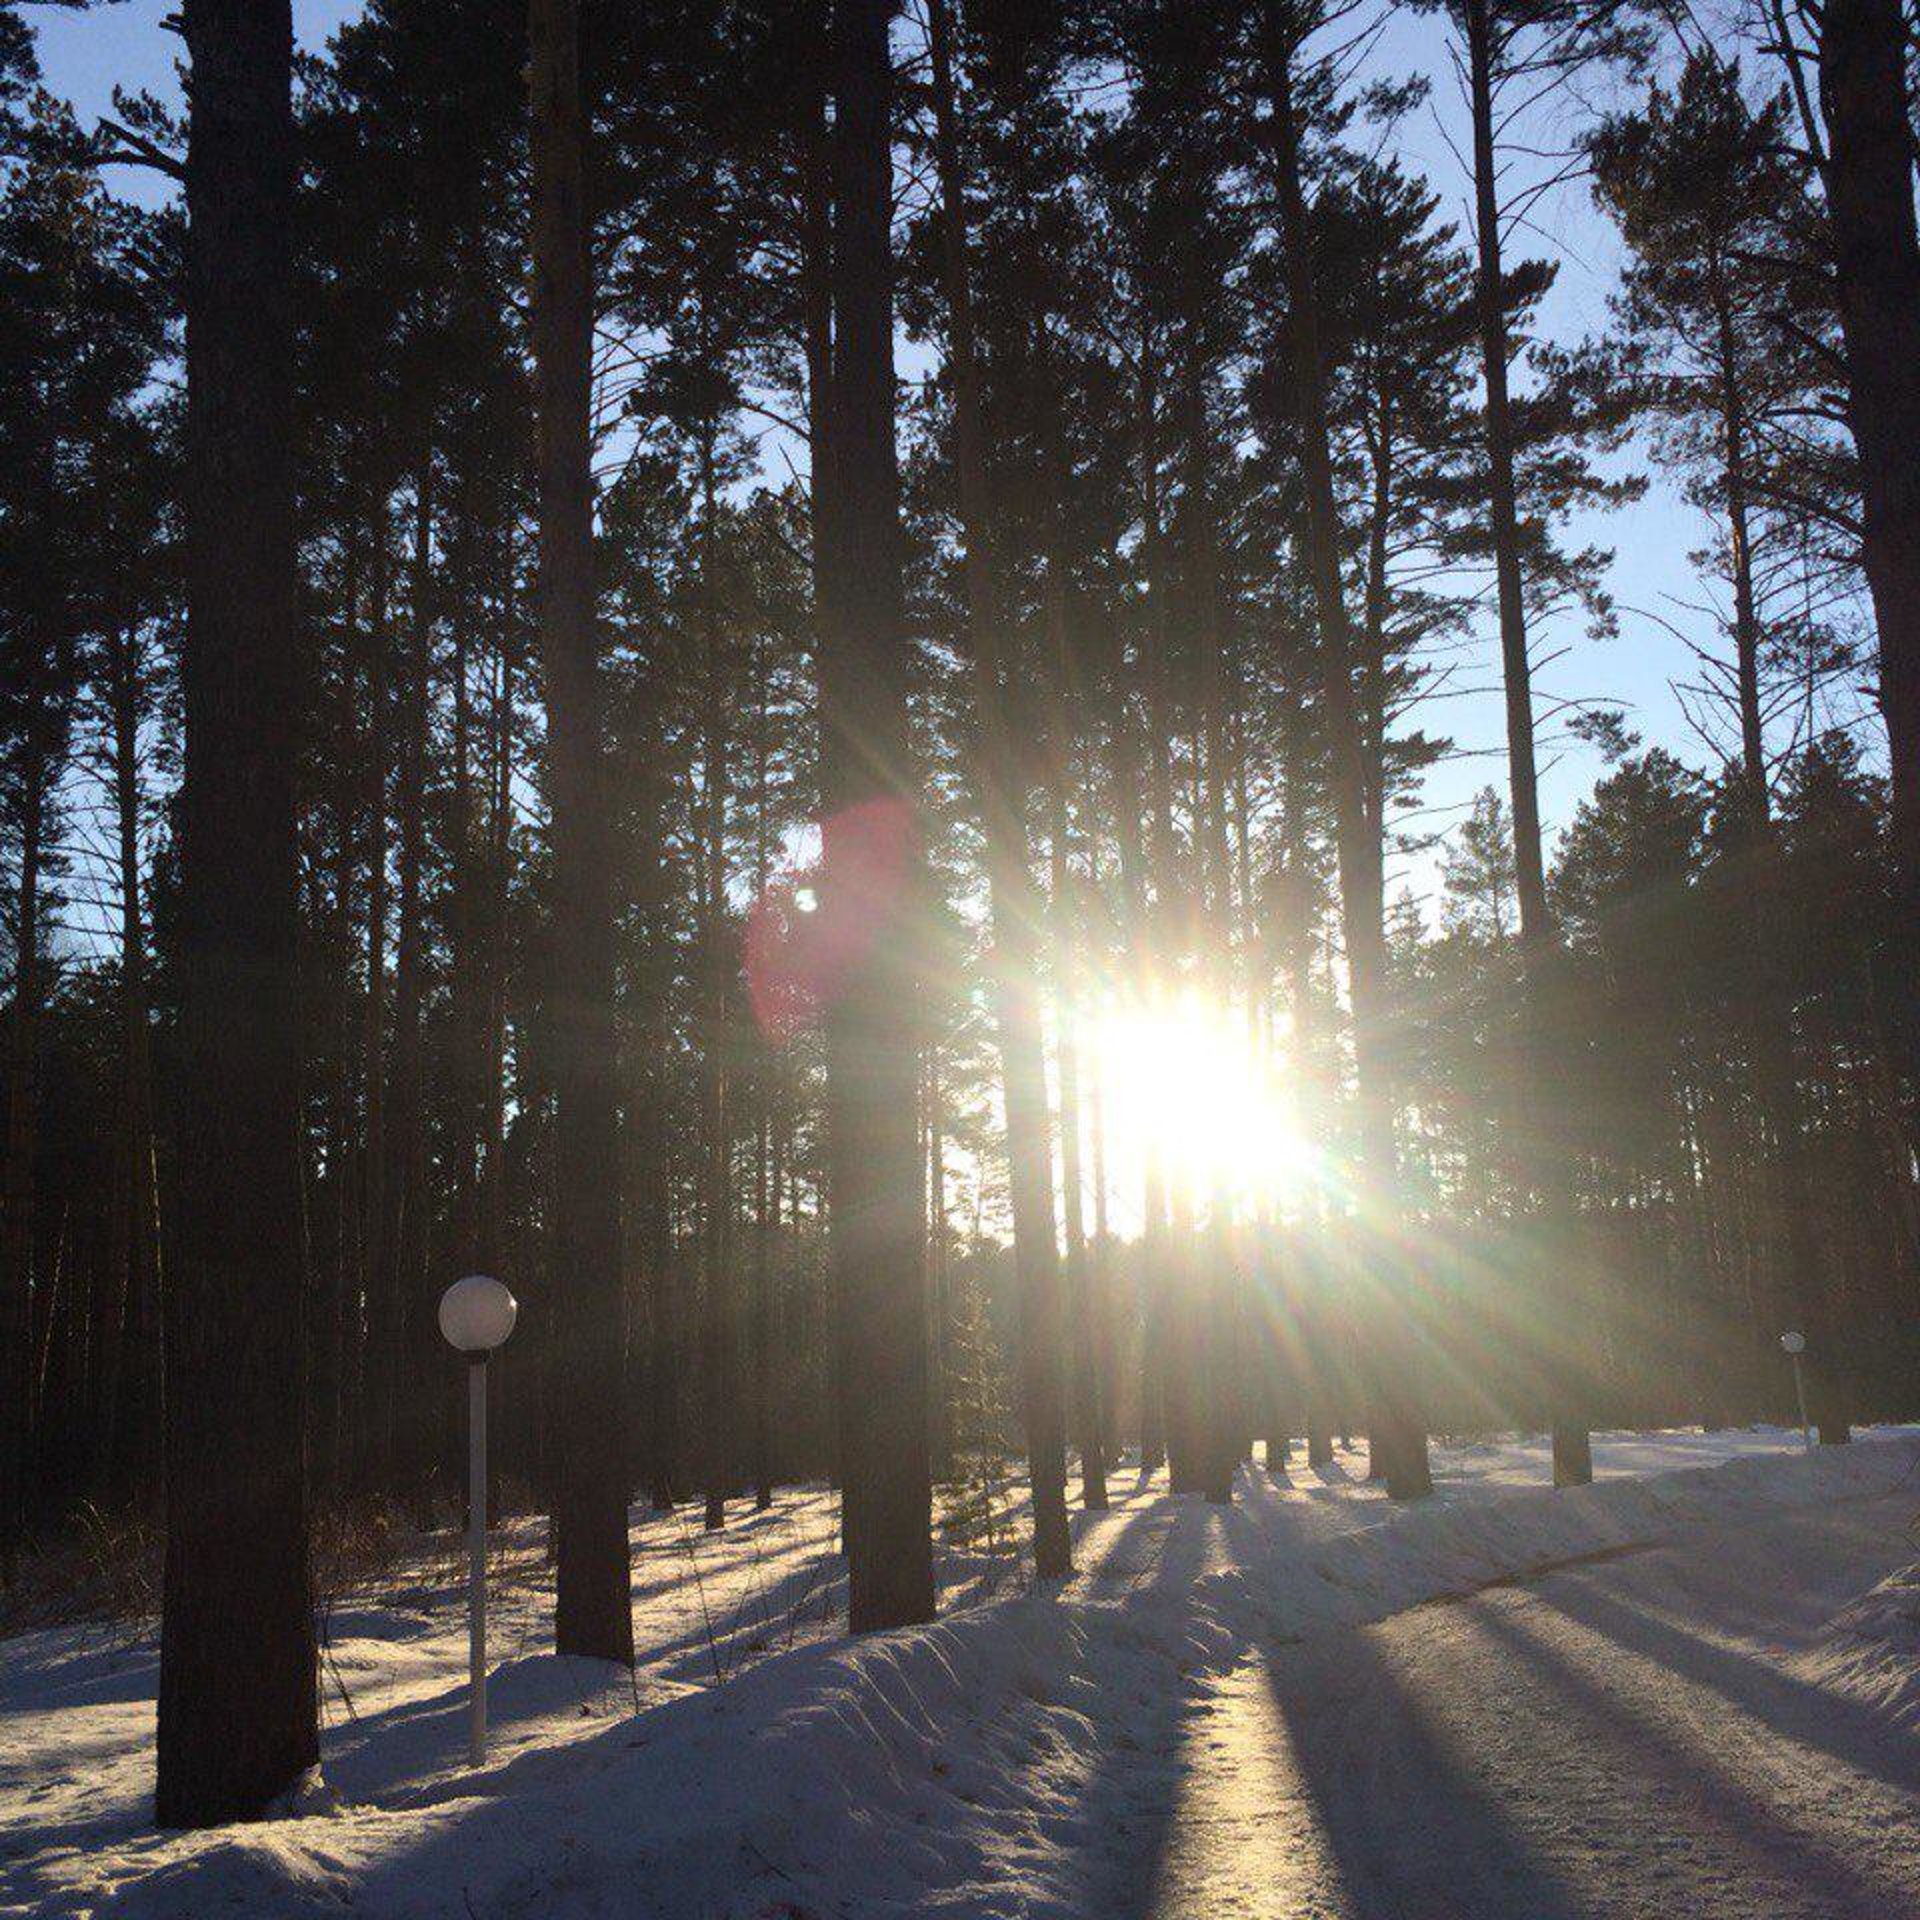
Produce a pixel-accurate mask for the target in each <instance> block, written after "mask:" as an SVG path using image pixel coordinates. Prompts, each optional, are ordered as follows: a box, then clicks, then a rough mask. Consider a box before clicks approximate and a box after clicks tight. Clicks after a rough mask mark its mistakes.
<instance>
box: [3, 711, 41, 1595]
mask: <svg viewBox="0 0 1920 1920" xmlns="http://www.w3.org/2000/svg"><path fill="white" fill-rule="evenodd" d="M40 698H41V699H42V700H44V698H45V695H44V693H43V694H42V695H41V696H40ZM28 727H29V732H30V743H29V747H28V752H29V754H30V756H31V758H30V759H29V761H28V765H27V769H26V777H25V779H24V781H23V783H22V786H23V792H22V795H21V834H20V885H19V891H18V894H17V896H16V900H15V905H14V962H13V1007H12V1011H11V1016H10V1018H9V1020H8V1023H7V1132H6V1160H5V1163H4V1165H0V1315H4V1320H0V1367H4V1369H5V1371H4V1375H0V1397H4V1399H5V1402H6V1405H5V1408H4V1411H0V1422H4V1425H3V1426H0V1586H10V1585H11V1584H12V1582H13V1578H14V1572H15V1565H16V1560H17V1557H18V1553H19V1545H20V1533H21V1529H22V1527H23V1525H24V1523H25V1520H26V1504H27V1488H28V1486H29V1484H30V1483H31V1473H30V1468H31V1454H32V1448H33V1422H32V1414H31V1408H32V1405H33V1391H32V1380H33V1316H34V1288H33V1233H34V1214H35V1210H36V1209H35V1189H34V1161H35V1158H36V1155H37V1151H38V1149H37V1143H36V1131H37V1129H36V1118H37V1115H38V1113H39V1109H40V1089H39V1078H40V1075H39V1062H40V994H41V984H40V974H41V968H40V946H41V937H40V869H41V865H42V862H43V858H44V852H43V841H44V839H45V825H46V766H45V758H44V755H43V754H42V753H41V751H40V750H39V743H38V742H37V740H33V739H32V738H31V735H33V734H37V733H38V732H39V731H40V728H39V727H38V726H37V724H36V723H35V721H34V720H33V719H32V718H30V719H29V721H28Z"/></svg>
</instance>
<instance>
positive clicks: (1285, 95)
mask: <svg viewBox="0 0 1920 1920" xmlns="http://www.w3.org/2000/svg"><path fill="white" fill-rule="evenodd" d="M1264 24H1265V35H1264V45H1263V49H1262V51H1263V57H1264V60H1265V64H1266V84H1267V88H1268V93H1269V98H1270V102H1271V105H1272V113H1271V116H1270V118H1269V121H1268V127H1269V131H1270V137H1271V141H1272V154H1271V159H1272V162H1273V167H1274V175H1275V186H1276V188H1277V190H1278V193H1279V198H1280V210H1281V221H1282V226H1283V229H1284V239H1285V245H1286V255H1287V293H1288V300H1289V304H1290V306H1291V308H1292V319H1293V327H1292V332H1293V339H1292V348H1293V362H1294V404H1295V407H1296V409H1297V412H1298V417H1299V423H1300V441H1301V449H1300V451H1301V465H1302V469H1303V478H1304V482H1305V487H1304V491H1305V506H1306V519H1307V564H1308V573H1309V577H1310V584H1311V588H1312V592H1313V600H1314V609H1315V612H1316V614H1317V616H1318V622H1319V628H1320V648H1319V653H1320V670H1321V683H1322V694H1323V698H1324V702H1325V706H1326V714H1327V731H1328V735H1329V744H1330V746H1331V749H1332V762H1333V782H1334V812H1335V834H1334V838H1335V854H1336V858H1337V861H1338V865H1339V870H1340V903H1341V918H1342V925H1343V927H1344V930H1345V933H1346V941H1347V972H1348V981H1349V992H1350V993H1351V996H1352V1000H1353V1028H1354V1064H1355V1073H1356V1078H1357V1079H1358V1082H1359V1101H1360V1155H1361V1167H1362V1179H1361V1183H1360V1194H1359V1207H1360V1212H1361V1216H1362V1217H1361V1219H1360V1221H1359V1223H1358V1225H1359V1230H1360V1234H1361V1236H1362V1237H1363V1245H1364V1246H1365V1247H1366V1248H1367V1250H1368V1251H1367V1265H1368V1266H1369V1267H1370V1268H1371V1269H1372V1271H1371V1274H1370V1276H1369V1279H1370V1284H1369V1285H1368V1288H1367V1297H1368V1302H1369V1304H1370V1305H1371V1306H1373V1308H1374V1310H1375V1312H1376V1314H1377V1317H1378V1322H1379V1335H1380V1338H1379V1340H1378V1342H1377V1343H1376V1346H1377V1350H1376V1352H1375V1354H1374V1357H1373V1362H1372V1365H1371V1367H1370V1369H1369V1370H1370V1372H1371V1374H1372V1376H1373V1380H1372V1392H1371V1395H1370V1398H1371V1399H1372V1402H1373V1406H1372V1410H1371V1420H1372V1425H1373V1428H1374V1431H1373V1433H1372V1435H1371V1436H1370V1437H1371V1440H1372V1443H1373V1448H1374V1450H1375V1452H1376V1453H1384V1455H1385V1459H1384V1460H1383V1461H1382V1462H1381V1465H1382V1466H1383V1467H1384V1470H1385V1478H1386V1483H1387V1491H1388V1493H1389V1494H1391V1495H1392V1497H1393V1498H1394V1499H1396V1500H1410V1499H1419V1498H1421V1497H1422V1496H1424V1495H1425V1494H1428V1493H1430V1492H1431V1491H1432V1489H1433V1480H1432V1476H1431V1473H1430V1472H1429V1469H1428V1465H1427V1443H1426V1434H1425V1431H1424V1429H1423V1427H1422V1424H1421V1421H1420V1416H1419V1412H1418V1406H1419V1401H1418V1396H1417V1392H1416V1384H1415V1381H1414V1379H1413V1377H1412V1374H1413V1351H1412V1348H1413V1342H1412V1338H1411V1334H1410V1330H1409V1329H1408V1327H1407V1325H1406V1315H1407V1311H1408V1303H1407V1300H1406V1297H1405V1285H1404V1282H1403V1281H1401V1280H1399V1279H1398V1278H1397V1277H1396V1276H1394V1275H1392V1274H1390V1273H1389V1272H1388V1270H1387V1263H1388V1261H1390V1260H1392V1259H1395V1258H1396V1257H1398V1249H1397V1244H1396V1236H1395V1234H1394V1233H1393V1231H1392V1227H1393V1223H1394V1221H1395V1219H1396V1217H1397V1215H1398V1212H1399V1169H1398V1164H1397V1153H1396V1149H1395V1143H1394V1120H1393V1095H1392V1089H1391V1087H1390V1086H1389V1085H1388V1084H1387V1062H1386V1059H1385V1058H1384V1051H1385V1045H1386V1037H1387V1036H1386V1031H1385V1029H1386V1025H1387V1020H1388V1017H1389V1008H1388V982H1387V947H1386V934H1385V929H1384V927H1383V925H1382V917H1381V914H1382V900H1381V875H1380V861H1379V842H1378V838H1377V836H1376V835H1374V834H1373V832H1372V831H1371V829H1370V825H1369V820H1368V808H1367V803H1366V793H1367V780H1366V766H1365V757H1364V752H1363V747H1362V741H1361V730H1360V720H1359V715H1358V713H1357V711H1356V707H1355V701H1354V692H1353V664H1354V645H1353V634H1352V629H1351V625H1350V623H1349V620H1348V615H1347V605H1346V590H1345V586H1344V584H1343V582H1342V580H1341V577H1340V524H1339V513H1338V508H1337V505H1336V503H1335V499H1334V491H1333V462H1332V457H1331V453H1330V450H1329V446H1328V436H1327V403H1326V367H1325V362H1324V361H1323V359H1322V357H1321V349H1320V318H1319V290H1318V288H1317V286H1316V285H1315V282H1314V277H1313V256H1312V245H1311V232H1310V228H1309V223H1308V219H1307V207H1306V200H1305V197H1304V194H1303V193H1302V190H1301V184H1300V154H1299V125H1298V121H1297V118H1296V108H1295V104H1294V97H1293V74H1292V59H1293V52H1294V49H1293V46H1292V44H1291V43H1290V41H1289V39H1288V37H1287V31H1286V27H1285V23H1284V21H1283V20H1282V17H1281V14H1280V9H1279V6H1278V4H1277V0H1267V5H1266V10H1265V21H1264ZM1383 1441H1384V1442H1385V1445H1384V1446H1382V1444H1381V1443H1382V1442H1383Z"/></svg>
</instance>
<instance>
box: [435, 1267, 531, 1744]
mask: <svg viewBox="0 0 1920 1920" xmlns="http://www.w3.org/2000/svg"><path fill="white" fill-rule="evenodd" d="M519 1311H520V1309H519V1305H518V1303H517V1302H516V1301H515V1299H514V1297H513V1295H512V1294H510V1293H509V1292H508V1291H507V1290H506V1288H505V1287H503V1286H502V1285H501V1284H500V1282H499V1281H498V1280H495V1279H492V1278H490V1277H489V1276H488V1275H486V1274H484V1273H470V1274H468V1275H467V1277H466V1278H465V1279H464V1280H456V1281H455V1282H454V1283H453V1285H452V1286H450V1287H449V1288H448V1289H447V1290H446V1292H445V1293H443V1294H442V1295H441V1296H440V1331H441V1332H442V1333H443V1334H445V1335H446V1337H447V1342H448V1344H449V1345H450V1346H452V1347H454V1348H455V1349H456V1350H458V1351H459V1352H461V1353H464V1354H465V1355H466V1356H467V1757H468V1760H469V1762H470V1763H471V1764H472V1765H473V1766H476V1767H477V1766H479V1765H481V1764H482V1763H483V1762H484V1761H485V1759H486V1757H487V1360H488V1357H489V1356H490V1355H491V1354H492V1352H493V1350H494V1348H495V1347H497V1346H499V1345H500V1343H501V1342H502V1341H503V1340H505V1339H506V1337H507V1335H508V1334H510V1333H511V1332H512V1331H513V1323H514V1320H515V1318H516V1317H517V1316H518V1314H519Z"/></svg>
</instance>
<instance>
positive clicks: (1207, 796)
mask: <svg viewBox="0 0 1920 1920" xmlns="http://www.w3.org/2000/svg"><path fill="white" fill-rule="evenodd" d="M1204 325H1205V320H1204V316H1203V315H1202V314H1201V313H1200V312H1199V311H1198V310H1195V311H1193V312H1192V313H1190V314H1189V315H1188V317H1187V331H1188V335H1189V340H1188V350H1187V354H1186V360H1185V365H1184V366H1183V368H1182V370H1181V371H1182V387H1183V389H1184V392H1183V395H1182V411H1183V413H1184V414H1185V416H1186V418H1185V425H1186V462H1185V467H1186V471H1185V482H1186V485H1185V495H1186V497H1185V499H1184V501H1183V503H1182V512H1183V515H1184V519H1185V528H1184V531H1185V540H1184V543H1183V544H1184V546H1185V549H1186V554H1185V558H1186V565H1187V572H1188V577H1189V590H1190V591H1191V593H1192V595H1193V600H1194V625H1195V628H1196V630H1197V632H1196V638H1197V642H1198V645H1199V650H1200V665H1199V672H1198V675H1197V676H1196V677H1197V679H1198V683H1199V688H1198V690H1199V706H1200V715H1199V718H1200V727H1199V747H1200V760H1201V765H1200V766H1199V767H1197V768H1196V770H1195V779H1196V783H1197V791H1196V795H1195V800H1196V804H1195V825H1196V834H1195V838H1196V839H1197V841H1198V847H1197V859H1196V861H1195V865H1196V867H1197V869H1198V886H1197V902H1196V904H1197V906H1198V912H1197V914H1196V916H1195V918H1196V922H1197V924H1198V925H1199V927H1200V928H1201V929H1202V934H1201V937H1202V939H1203V941H1204V948H1203V969H1202V977H1203V978H1204V979H1205V980H1206V981H1207V982H1208V985H1209V988H1210V997H1211V1000H1212V1003H1213V1006H1214V1008H1215V1010H1216V1012H1217V1013H1219V1014H1222V1015H1224V1013H1225V1011H1226V1008H1227V1006H1228V1005H1229V1003H1230V1001H1231V998H1232V987H1233V953H1232V940H1233V934H1232V927H1233V904H1232V893H1233V881H1232V871H1231V854H1230V848H1229V845H1228V838H1227V789H1228V783H1229V779H1230V775H1231V769H1230V766H1229V756H1228V752H1227V672H1226V636H1225V633H1224V632H1223V630H1222V622H1221V612H1220V580H1219V548H1218V542H1217V538H1216V533H1215V528H1214V524H1213V492H1212V459H1213V453H1212V448H1213V433H1212V428H1211V424H1210V422H1209V421H1208V418H1207V395H1206V384H1205V376H1206V367H1205V364H1204V361H1203V353H1204V341H1203V330H1204ZM1185 1251H1186V1254H1187V1257H1188V1259H1189V1260H1191V1261H1192V1262H1194V1263H1195V1271H1193V1273H1192V1278H1193V1280H1194V1282H1195V1284H1194V1285H1192V1286H1191V1287H1190V1289H1189V1290H1188V1293H1187V1296H1186V1299H1185V1301H1184V1303H1183V1304H1184V1308H1185V1312H1186V1315H1187V1316H1188V1317H1189V1319H1190V1322H1191V1324H1190V1325H1189V1326H1188V1327H1187V1328H1186V1329H1185V1345H1186V1351H1187V1353H1188V1355H1189V1367H1190V1371H1189V1374H1188V1380H1189V1383H1190V1385H1189V1388H1188V1392H1189V1396H1190V1399H1189V1406H1188V1414H1187V1417H1188V1422H1189V1431H1190V1436H1191V1439H1190V1444H1191V1446H1192V1449H1193V1469H1192V1470H1193V1474H1194V1477H1195V1484H1196V1486H1197V1487H1198V1489H1199V1490H1200V1491H1201V1492H1202V1493H1204V1494H1205V1495H1206V1497H1207V1498H1208V1499H1209V1500H1210V1501H1212V1502H1214V1503H1215V1504H1216V1505H1220V1504H1225V1503H1226V1502H1229V1501H1231V1500H1232V1498H1233V1477H1234V1469H1235V1466H1236V1464H1237V1462H1238V1459H1239V1448H1238V1444H1237V1436H1238V1434H1239V1432H1240V1428H1241V1425H1242V1409H1241V1407H1240V1405H1239V1401H1240V1395H1239V1392H1238V1385H1239V1375H1238V1369H1237V1368H1236V1366H1235V1365H1234V1362H1233V1360H1232V1358H1231V1357H1230V1356H1231V1353H1232V1342H1231V1340H1230V1338H1229V1334H1228V1321H1229V1318H1230V1315H1231V1313H1232V1308H1233V1301H1234V1296H1235V1292H1236V1288H1235V1285H1234V1279H1235V1273H1234V1267H1235V1260H1234V1232H1233V1194H1232V1190H1231V1188H1230V1186H1229V1185H1228V1182H1227V1179H1226V1174H1225V1170H1224V1169H1223V1168H1215V1169H1214V1170H1213V1189H1212V1191H1211V1193H1210V1194H1209V1195H1208V1196H1207V1230H1206V1235H1205V1238H1204V1240H1201V1239H1200V1238H1198V1237H1195V1236H1190V1237H1188V1239H1187V1243H1186V1249H1185Z"/></svg>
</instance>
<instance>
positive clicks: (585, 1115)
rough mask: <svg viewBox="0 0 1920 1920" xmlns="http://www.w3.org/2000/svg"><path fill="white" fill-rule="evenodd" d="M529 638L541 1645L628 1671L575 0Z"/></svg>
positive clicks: (551, 241) (546, 182)
mask: <svg viewBox="0 0 1920 1920" xmlns="http://www.w3.org/2000/svg"><path fill="white" fill-rule="evenodd" d="M527 25H528V37H529V55H530V57H529V62H528V69H527V73H528V89H529V94H530V105H531V112H532V125H533V138H532V152H533V287H532V301H531V309H532V334H533V361H534V398H535V412H536V416H537V420H538V428H539V432H538V445H537V460H538V480H539V512H540V647H541V659H542V664H543V665H544V668H545V672H546V683H547V786H548V795H549V800H550V808H551V812H550V819H551V826H550V829H549V831H550V835H551V839H552V845H553V939H552V950H551V962H550V964H551V973H550V984H549V992H550V1002H549V1012H550V1017H551V1021H552V1047H553V1078H554V1142H553V1158H554V1174H553V1202H552V1205H553V1213H552V1216H551V1218H550V1220H549V1223H548V1232H547V1243H548V1248H549V1253H550V1262H551V1264H550V1268H549V1274H550V1287H549V1294H548V1297H549V1299H550V1300H551V1302H552V1308H553V1318H554V1339H553V1342H552V1345H551V1346H550V1348H549V1350H548V1351H549V1353H550V1355H551V1356H552V1360H553V1362H554V1367H553V1375H554V1377H553V1379H552V1380H551V1382H550V1386H551V1395H552V1397H551V1400H550V1403H549V1421H550V1432H551V1435H552V1439H553V1442H554V1448H555V1463H554V1471H553V1475H552V1485H553V1529H554V1560H555V1587H556V1591H555V1600H554V1647H555V1650H556V1651H557V1652H560V1653H564V1654H582V1655H586V1656H588V1657H590V1658H595V1659H601V1660H613V1661H618V1662H619V1663H620V1664H621V1665H622V1666H631V1665H632V1664H633V1613H632V1607H631V1601H630V1594H631V1573H630V1566H629V1557H628V1548H627V1485H626V1473H627V1448H626V1446H625V1444H624V1443H623V1441H622V1438H621V1436H622V1435H623V1433H624V1431H625V1385H626V1382H625V1361H626V1355H625V1340H624V1324H625V1317H624V1312H623V1302H622V1287H621V1273H620V1142H619V1116H618V1107H617V1104H616V1101H617V1085H618V1061H617V1033H616V1029H615V1024H614V1016H613V975H614V967H613V887H612V857H611V856H612V840H611V833H610V821H609V807H608V795H607V777H606V766H605V759H604V747H603V741H602V726H603V720H602V705H603V696H602V690H601V678H600V642H599V632H598V621H597V610H596V606H595V595H594V567H593V465H592V428H591V417H590V416H591V401H592V379H593V374H592V363H593V295H592V284H591V268H590V266H589V255H588V231H587V202H586V183H585V173H586V137H587V136H586V120H585V114H584V112H583V109H582V105H581V98H580V8H579V0H530V4H529V6H528V12H527Z"/></svg>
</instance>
